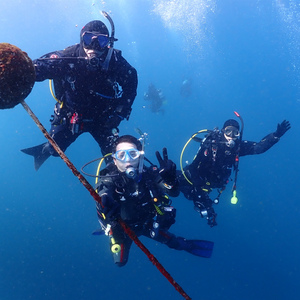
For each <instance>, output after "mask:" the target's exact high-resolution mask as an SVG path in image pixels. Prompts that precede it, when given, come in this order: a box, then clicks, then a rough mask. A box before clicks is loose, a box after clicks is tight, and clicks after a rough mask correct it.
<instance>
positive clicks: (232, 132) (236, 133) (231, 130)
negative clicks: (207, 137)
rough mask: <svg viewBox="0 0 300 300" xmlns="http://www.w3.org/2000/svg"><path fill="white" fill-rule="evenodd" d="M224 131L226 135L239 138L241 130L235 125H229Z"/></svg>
mask: <svg viewBox="0 0 300 300" xmlns="http://www.w3.org/2000/svg"><path fill="white" fill-rule="evenodd" d="M223 132H224V134H225V135H226V136H228V137H231V138H233V139H234V138H238V137H239V136H240V132H239V131H238V129H237V128H236V127H234V126H227V127H226V128H224V129H223Z"/></svg>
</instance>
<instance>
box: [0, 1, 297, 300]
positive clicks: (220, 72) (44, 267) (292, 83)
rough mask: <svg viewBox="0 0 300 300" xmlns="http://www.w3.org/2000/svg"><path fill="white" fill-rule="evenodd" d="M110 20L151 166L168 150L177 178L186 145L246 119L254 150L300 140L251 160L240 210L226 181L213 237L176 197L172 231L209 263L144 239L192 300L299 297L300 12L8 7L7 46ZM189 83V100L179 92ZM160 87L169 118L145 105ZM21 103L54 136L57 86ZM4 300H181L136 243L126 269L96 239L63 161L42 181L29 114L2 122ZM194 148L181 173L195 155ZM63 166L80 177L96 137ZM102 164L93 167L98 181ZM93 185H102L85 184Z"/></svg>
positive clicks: (153, 4)
mask: <svg viewBox="0 0 300 300" xmlns="http://www.w3.org/2000/svg"><path fill="white" fill-rule="evenodd" d="M101 10H105V11H107V12H108V13H109V14H110V15H111V17H112V19H113V20H114V22H115V28H116V33H115V36H116V38H118V39H119V40H118V41H117V42H116V43H115V48H117V49H121V50H122V53H123V56H124V57H125V58H126V59H127V60H128V62H129V63H130V64H132V65H133V66H134V67H135V68H136V69H137V71H138V76H139V85H138V95H137V97H136V100H135V102H134V105H133V111H132V114H131V117H130V120H129V121H128V122H126V121H124V122H122V123H121V126H120V133H121V134H133V135H135V136H138V134H137V133H136V131H135V129H136V128H140V129H141V130H142V131H143V132H146V133H147V134H148V139H147V145H146V149H145V150H146V156H147V158H149V159H150V160H151V161H152V162H154V163H157V162H156V158H155V154H154V153H155V151H156V150H161V149H162V148H163V147H167V149H168V153H169V156H170V158H171V159H173V160H174V161H175V162H176V164H177V167H178V168H179V157H180V154H181V151H182V148H183V146H184V144H185V143H186V142H187V140H188V139H189V138H190V136H191V135H192V134H193V133H195V132H197V131H198V130H201V129H206V128H208V129H213V128H214V127H219V128H220V127H221V126H222V125H223V123H224V121H225V120H227V119H229V118H235V115H234V113H233V111H238V112H239V113H240V114H241V116H242V117H243V119H244V122H245V129H244V136H243V137H244V139H247V140H252V141H259V140H260V139H262V138H263V137H264V136H265V135H267V134H268V133H270V132H273V131H275V130H276V126H277V123H279V122H281V121H283V120H284V119H287V120H289V121H290V122H291V126H292V128H291V130H290V131H288V132H287V134H286V135H285V136H283V137H282V139H281V140H280V142H279V143H278V144H276V145H275V146H274V147H273V148H271V149H270V150H269V151H267V152H266V153H264V154H261V155H256V156H248V157H242V158H241V160H240V172H239V176H238V182H237V193H238V198H239V202H238V203H237V204H236V205H232V204H231V203H230V198H231V183H229V184H228V187H227V189H226V190H225V191H224V193H223V194H222V196H221V201H220V203H219V204H218V206H215V210H216V212H217V213H218V218H217V222H218V226H216V227H214V228H210V227H209V226H208V225H207V224H206V221H205V220H204V219H201V218H200V216H199V215H198V214H197V213H196V212H195V210H194V209H193V205H192V202H189V201H188V200H186V199H185V198H184V197H183V196H182V195H181V196H180V197H178V198H175V199H174V201H173V205H174V206H175V207H176V208H177V222H176V224H175V225H173V226H172V228H171V230H170V231H171V232H173V233H175V234H176V235H180V236H184V237H186V238H189V239H207V240H212V241H214V242H215V249H214V253H213V256H212V258H211V259H204V258H199V257H196V256H192V255H190V254H188V253H187V252H183V251H176V250H171V249H169V248H167V247H166V246H164V245H161V244H158V243H156V242H155V241H152V240H149V239H146V238H143V237H142V238H141V241H142V242H143V243H144V244H145V245H146V246H147V247H148V248H149V250H150V251H151V252H152V253H153V254H154V255H155V256H156V257H157V259H158V260H159V261H160V262H161V263H162V265H163V266H164V267H165V268H166V269H167V271H168V272H169V273H170V274H171V275H172V276H173V278H174V279H175V280H176V281H177V282H178V283H179V284H180V285H181V286H182V287H183V289H184V290H185V291H186V293H187V294H188V295H189V296H190V297H191V298H193V299H199V300H201V299H206V300H215V299H222V300H225V299H228V300H241V299H242V300H253V299H264V300H266V299H273V300H277V299H289V300H294V299H295V300H296V299H299V291H300V288H299V282H300V273H299V272H300V259H299V252H300V234H299V226H300V218H299V179H300V171H299V170H300V159H299V147H300V142H299V139H300V134H299V129H300V122H299V112H300V83H299V80H300V57H299V50H300V4H299V3H298V1H290V0H282V1H281V0H261V1H260V0H242V1H241V0H181V1H180V0H173V1H171V0H152V1H150V0H107V1H104V0H102V1H90V0H78V1H71V0H61V1H58V0H49V1H38V0H31V1H29V0H10V1H2V2H1V14H0V28H1V29H0V42H7V43H11V44H14V45H16V46H18V47H20V48H21V49H22V50H23V51H25V52H27V53H28V55H29V56H30V57H31V58H32V59H35V58H38V57H40V56H42V55H43V54H45V53H48V52H51V51H54V50H60V49H64V48H65V47H67V46H69V45H72V44H75V43H78V42H79V33H80V29H81V28H82V26H84V25H85V24H86V23H87V22H89V21H91V20H94V19H100V20H101V21H104V22H105V23H106V24H107V25H108V28H109V29H110V27H109V24H108V23H107V22H106V20H105V19H104V17H103V16H102V15H101V13H100V11H101ZM184 82H189V84H190V90H189V91H188V93H187V95H182V93H181V92H180V91H181V89H182V85H183V83H184ZM150 83H153V84H154V85H155V86H156V87H157V88H159V89H161V90H162V92H163V94H164V96H165V102H164V104H163V110H164V112H163V113H162V112H159V113H153V112H151V110H150V109H149V107H148V106H147V105H148V103H147V102H146V101H145V100H144V92H145V91H147V88H148V86H149V84H150ZM26 102H27V103H28V105H29V106H30V107H31V109H32V110H33V111H34V112H35V114H36V115H37V116H38V118H39V119H40V121H41V122H42V123H43V124H44V126H45V127H46V128H47V129H49V128H50V123H49V119H50V115H51V114H52V113H53V108H54V104H55V100H54V99H53V98H52V96H51V94H50V92H49V87H48V81H44V82H42V83H36V84H35V86H34V89H33V91H32V93H31V94H30V95H29V96H28V97H27V99H26ZM0 128H1V130H0V145H1V152H0V153H1V156H0V162H1V172H0V299H1V300H12V299H20V300H29V299H30V300H32V299H33V300H37V299H45V300H48V299H60V300H66V299H72V300H81V299H89V300H96V299H130V300H135V299H145V300H148V299H149V300H150V299H166V298H167V297H169V299H182V296H180V295H179V293H178V292H177V291H176V290H175V289H174V287H173V286H172V285H171V284H170V283H169V282H168V281H167V280H166V279H165V277H163V275H161V273H160V272H159V271H158V270H157V269H156V268H155V267H154V266H153V265H152V263H151V262H150V261H149V260H148V258H147V257H146V256H145V255H144V253H143V252H142V251H141V250H140V249H139V248H137V247H136V246H135V245H133V246H132V248H131V253H130V258H129V262H128V264H127V265H126V266H125V267H124V268H118V267H116V266H115V265H114V264H113V261H112V257H111V255H110V251H109V246H108V238H107V237H105V236H93V235H92V232H93V231H94V230H96V229H97V228H98V222H97V217H96V211H95V204H94V200H93V198H92V197H91V196H90V194H89V193H88V192H87V190H86V189H85V188H84V187H83V186H82V185H81V184H80V182H79V181H78V179H77V178H76V177H74V176H73V174H72V173H71V172H70V170H69V169H68V168H67V166H66V165H65V163H64V162H63V161H62V160H61V159H60V158H53V157H51V158H50V159H48V161H47V162H46V163H45V164H44V165H43V166H42V167H41V169H40V170H39V171H38V172H36V171H35V170H34V167H33V159H32V157H30V156H26V155H24V154H23V153H21V152H20V149H23V148H28V147H31V146H35V145H38V144H41V143H43V142H44V141H45V138H44V136H43V134H42V133H41V132H40V130H39V129H38V128H37V126H36V125H35V123H34V122H33V121H32V119H31V118H30V117H29V116H28V114H27V113H26V112H25V110H24V109H23V108H22V106H21V105H18V106H17V107H15V108H14V109H10V110H2V111H0ZM197 147H198V145H197V143H194V142H191V143H190V144H189V145H188V147H187V150H186V151H185V153H184V159H183V160H184V163H185V162H186V161H189V162H190V161H191V160H192V158H193V155H194V153H195V151H196V149H197ZM66 155H67V156H68V157H69V159H70V160H71V161H72V162H73V164H74V165H75V166H76V167H77V168H78V169H80V168H81V167H82V166H83V165H84V164H85V163H87V162H88V161H91V160H92V159H95V158H97V157H100V151H99V148H98V145H97V144H96V142H95V141H94V140H93V138H92V137H91V136H90V135H89V134H84V135H82V136H81V137H80V138H79V139H78V140H77V141H76V142H75V143H73V144H72V145H71V146H70V147H69V148H68V150H67V151H66ZM96 167H97V165H96V166H91V167H90V169H89V170H90V171H91V173H93V172H95V170H96ZM88 180H89V181H90V183H91V184H94V179H93V178H88Z"/></svg>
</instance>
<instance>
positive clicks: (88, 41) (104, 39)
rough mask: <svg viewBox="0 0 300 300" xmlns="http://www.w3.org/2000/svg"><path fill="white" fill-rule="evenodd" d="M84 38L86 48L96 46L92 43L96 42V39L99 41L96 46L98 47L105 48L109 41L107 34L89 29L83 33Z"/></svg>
mask: <svg viewBox="0 0 300 300" xmlns="http://www.w3.org/2000/svg"><path fill="white" fill-rule="evenodd" d="M82 40H83V44H84V47H85V48H89V47H90V48H94V47H93V45H92V44H94V43H95V42H94V41H95V40H97V41H98V45H97V46H96V48H98V47H100V48H104V47H106V46H107V45H108V43H109V37H108V36H107V35H104V34H97V33H94V32H89V31H86V32H84V33H83V35H82Z"/></svg>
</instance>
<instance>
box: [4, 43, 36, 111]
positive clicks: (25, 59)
mask: <svg viewBox="0 0 300 300" xmlns="http://www.w3.org/2000/svg"><path fill="white" fill-rule="evenodd" d="M34 82H35V71H34V66H33V63H32V60H31V59H30V58H29V56H28V55H27V53H26V52H23V51H22V50H21V49H19V48H18V47H16V46H14V45H11V44H8V43H0V109H6V108H13V107H15V106H16V105H17V104H19V103H20V102H21V101H23V100H24V99H25V98H26V97H27V96H28V95H29V94H30V92H31V90H32V88H33V85H34Z"/></svg>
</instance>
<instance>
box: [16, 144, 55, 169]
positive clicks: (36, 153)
mask: <svg viewBox="0 0 300 300" xmlns="http://www.w3.org/2000/svg"><path fill="white" fill-rule="evenodd" d="M49 146H50V145H49V143H44V144H41V145H38V146H35V147H31V148H26V149H22V150H21V151H22V152H24V153H26V154H28V155H32V156H33V157H34V168H35V170H36V171H37V170H38V169H39V168H40V167H41V165H42V164H43V163H44V162H45V161H46V160H47V158H48V157H49V156H51V154H50V152H49Z"/></svg>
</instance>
